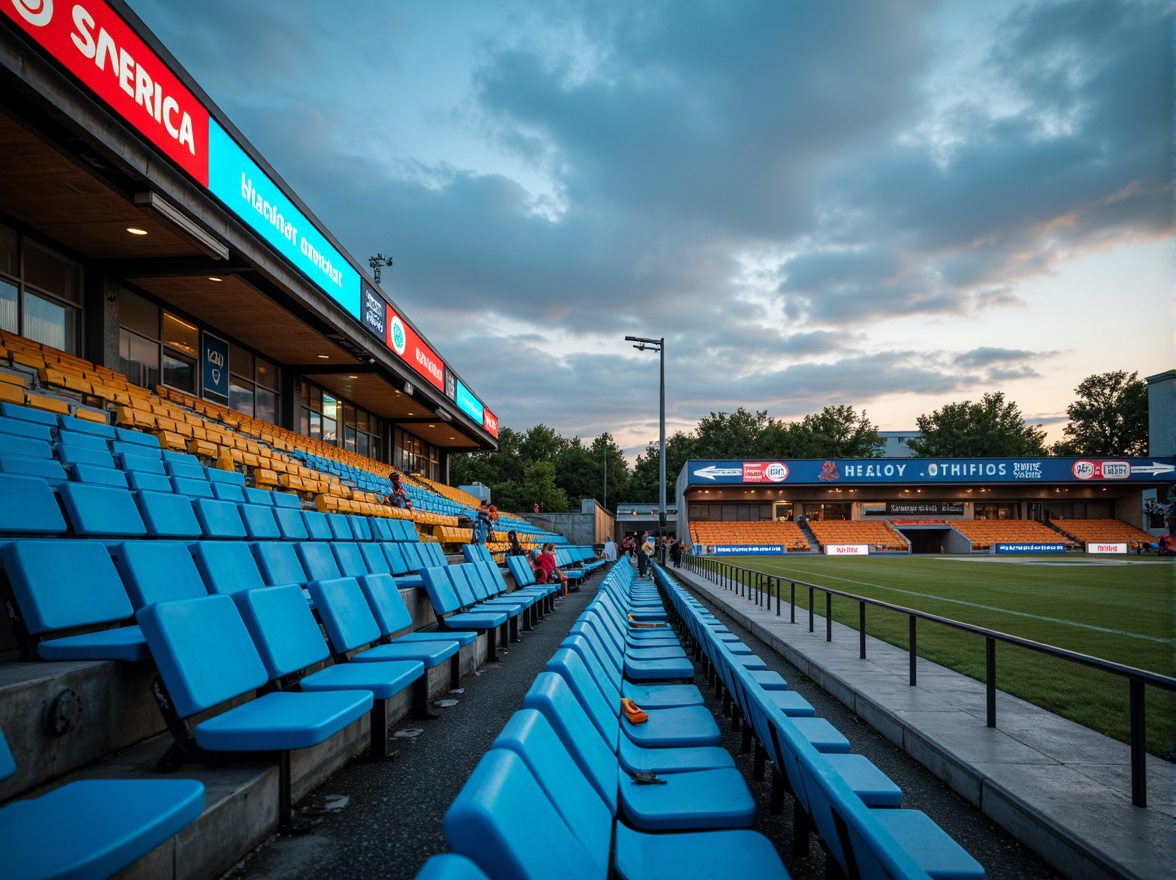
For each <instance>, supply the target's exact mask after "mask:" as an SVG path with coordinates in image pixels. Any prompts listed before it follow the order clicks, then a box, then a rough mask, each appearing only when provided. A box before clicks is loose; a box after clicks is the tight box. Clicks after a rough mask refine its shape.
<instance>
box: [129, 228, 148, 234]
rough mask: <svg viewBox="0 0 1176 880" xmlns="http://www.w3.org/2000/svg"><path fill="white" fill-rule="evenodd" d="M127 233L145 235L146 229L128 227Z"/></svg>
mask: <svg viewBox="0 0 1176 880" xmlns="http://www.w3.org/2000/svg"><path fill="white" fill-rule="evenodd" d="M127 232H129V233H130V234H131V235H146V234H147V230H146V229H140V228H139V227H138V226H128V227H127Z"/></svg>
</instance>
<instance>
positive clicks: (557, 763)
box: [491, 709, 617, 872]
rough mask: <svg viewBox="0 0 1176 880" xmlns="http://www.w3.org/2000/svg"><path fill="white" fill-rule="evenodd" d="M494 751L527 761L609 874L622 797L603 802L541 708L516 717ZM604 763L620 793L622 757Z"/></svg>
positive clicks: (520, 711) (538, 779) (614, 788)
mask: <svg viewBox="0 0 1176 880" xmlns="http://www.w3.org/2000/svg"><path fill="white" fill-rule="evenodd" d="M601 747H602V748H603V744H601ZM491 748H494V749H509V750H510V751H512V752H514V753H515V754H517V755H518V756H519V757H521V758H522V759H523V761H524V762H526V764H527V767H528V769H530V771H531V773H532V774H533V775H534V777H535V780H536V781H537V782H538V783H539V785H540V787H541V788H542V789H543V791H544V793H545V794H546V795H547V797H548V799H549V800H550V801H551V803H552V804H553V805H554V806H555V809H556V811H557V812H559V814H560V815H561V816H562V817H563V820H564V822H566V823H567V824H568V827H569V828H574V829H576V836H577V837H579V838H580V839H581V842H583V843H584V848H585V849H587V850H588V852H589V854H590V855H592V856H593V857H594V858H596V859H597V860H599V863H600V864H599V867H600V868H601V869H602V870H603V871H605V872H607V871H608V852H609V843H610V842H611V840H612V822H613V819H615V818H616V796H615V794H614V796H613V799H612V803H611V805H610V804H609V803H608V802H607V801H606V800H605V799H603V798H601V796H600V794H599V793H598V792H597V790H596V789H595V788H594V787H593V785H592V783H591V782H590V781H589V779H588V777H587V775H585V773H584V770H583V768H582V767H580V766H579V765H578V764H577V763H576V761H575V759H574V758H573V757H572V755H571V754H570V753H569V752H568V749H567V746H566V745H565V744H564V742H563V741H562V740H561V739H560V737H559V736H557V735H556V732H555V730H553V729H552V726H551V724H550V723H549V722H548V721H547V718H546V717H545V716H544V715H543V713H542V712H540V711H539V710H538V709H520V710H519V711H518V712H515V714H514V715H512V716H511V717H510V720H509V721H507V722H506V725H505V726H504V727H503V728H502V732H501V733H500V734H498V738H497V739H495V740H494V744H493V745H492V746H491ZM605 751H606V752H607V749H606V750H605ZM603 760H604V762H605V763H606V764H611V766H612V773H611V774H607V775H611V778H612V779H611V781H612V788H613V790H614V791H615V790H616V787H617V758H616V755H613V756H611V759H610V758H609V757H607V756H606V757H604V759H603ZM602 769H603V768H602ZM602 775H606V774H602Z"/></svg>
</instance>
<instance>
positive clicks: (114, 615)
mask: <svg viewBox="0 0 1176 880" xmlns="http://www.w3.org/2000/svg"><path fill="white" fill-rule="evenodd" d="M0 559H3V560H4V569H5V572H6V573H7V575H8V580H9V583H10V584H11V586H12V593H13V596H15V597H16V604H17V607H18V608H19V609H20V612H21V616H22V617H23V618H24V622H25V626H26V627H27V628H28V631H29V632H30V633H33V634H34V635H36V634H39V633H46V632H52V631H54V630H61V629H71V628H74V627H80V626H87V625H89V624H98V623H110V622H113V621H117V620H126V619H127V618H129V617H130V616H131V615H132V614H133V613H134V608H132V607H131V600H130V599H129V598H128V597H127V591H126V590H125V589H124V588H123V583H122V579H121V578H119V576H118V570H117V569H116V568H115V567H114V560H112V559H111V558H110V554H109V553H108V552H107V550H106V545H104V544H103V543H102V542H101V541H85V540H78V539H57V538H46V539H22V540H17V541H12V542H11V543H9V544H7V545H6V546H4V547H3V549H0Z"/></svg>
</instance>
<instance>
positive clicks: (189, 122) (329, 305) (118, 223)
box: [0, 0, 498, 450]
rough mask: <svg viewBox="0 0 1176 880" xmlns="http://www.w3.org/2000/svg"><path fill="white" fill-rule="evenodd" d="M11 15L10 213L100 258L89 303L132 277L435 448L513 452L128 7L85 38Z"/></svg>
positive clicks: (110, 305)
mask: <svg viewBox="0 0 1176 880" xmlns="http://www.w3.org/2000/svg"><path fill="white" fill-rule="evenodd" d="M0 8H3V9H4V10H5V12H6V15H0V95H3V98H2V99H0V164H3V166H4V169H5V171H4V175H3V180H2V182H0V212H3V214H4V215H6V216H7V217H10V218H12V219H13V220H14V221H15V223H16V224H17V225H19V226H20V227H22V228H25V229H28V230H30V231H35V233H36V234H37V236H38V237H41V238H42V239H49V240H51V241H53V242H55V243H56V246H59V247H61V248H62V249H64V250H66V251H67V253H68V254H69V255H70V256H71V257H73V258H75V259H78V260H79V261H82V262H84V263H85V265H86V271H87V276H86V282H87V287H88V288H89V293H88V296H87V299H86V306H87V310H88V311H91V312H96V311H100V310H113V313H114V314H115V315H116V316H117V307H116V305H115V304H116V303H117V301H118V290H119V288H120V287H121V286H122V285H124V284H126V285H131V286H133V287H136V288H139V289H141V290H143V291H145V292H146V293H148V294H151V295H153V296H155V297H157V298H158V299H159V300H161V301H162V302H164V303H166V304H167V305H168V306H169V307H171V308H173V309H175V310H176V311H177V312H181V313H183V314H184V315H185V316H187V317H189V318H191V319H192V320H193V321H194V322H197V323H199V324H200V325H202V329H203V328H209V329H210V330H211V331H212V332H215V333H223V334H224V335H226V336H230V337H231V338H232V339H233V340H234V341H235V342H238V343H240V344H242V345H244V346H246V347H248V348H250V349H252V350H254V351H256V352H258V353H261V354H262V355H264V356H265V357H267V358H270V359H272V360H273V361H275V362H276V363H279V364H281V365H283V366H285V367H288V368H290V369H291V370H292V371H295V372H297V373H298V374H299V375H301V376H303V377H306V378H308V379H311V380H312V381H314V382H315V383H317V384H318V385H321V386H322V387H323V388H325V389H327V390H328V391H330V392H332V393H335V394H338V395H339V396H340V397H342V398H345V399H347V400H349V401H351V402H353V403H355V404H356V405H358V406H360V407H362V408H364V409H366V410H368V411H370V412H372V413H374V414H376V415H378V416H381V417H384V418H389V419H394V420H395V421H396V422H397V423H399V424H406V423H411V430H412V432H413V433H414V434H416V435H417V436H419V437H421V438H422V439H423V440H425V441H427V442H429V443H431V444H433V445H435V446H438V447H440V448H442V449H455V450H463V449H465V450H471V449H479V448H481V449H487V448H494V447H495V446H496V437H497V432H498V429H497V421H496V419H495V418H494V416H493V414H492V412H491V411H490V410H489V409H487V408H486V407H485V405H484V403H482V401H481V400H479V399H478V397H477V396H476V394H474V392H472V391H471V390H470V388H469V387H468V384H467V383H465V382H463V381H462V380H461V377H460V376H458V375H457V374H456V372H455V371H454V369H453V368H452V366H451V365H449V364H447V363H446V362H445V361H444V359H443V358H442V357H441V356H440V355H439V354H438V353H437V352H436V349H435V348H433V347H432V346H431V345H430V344H429V343H428V341H427V340H426V338H425V336H424V334H423V333H421V332H420V331H419V330H418V329H417V328H415V327H414V326H413V325H412V323H411V321H410V320H409V319H408V318H407V317H406V316H405V314H404V312H403V310H402V309H401V308H400V307H399V306H397V305H396V304H394V303H392V301H391V299H390V297H388V296H387V295H386V294H385V293H384V292H383V291H382V290H381V289H380V288H379V287H378V285H376V284H375V282H374V280H373V279H372V278H371V277H370V276H369V274H368V272H367V271H366V263H364V262H363V261H360V260H357V259H356V258H354V257H352V256H351V255H349V254H348V252H347V250H346V248H345V247H344V246H343V245H342V244H341V243H340V242H339V241H338V240H336V239H335V238H334V236H333V235H332V234H331V233H330V231H329V230H327V229H326V227H325V226H324V224H323V223H322V222H321V221H319V220H318V219H317V218H316V217H315V215H314V213H313V211H312V210H311V209H310V208H309V207H308V206H307V205H306V204H304V203H303V202H302V201H301V200H300V199H299V197H298V195H297V194H296V193H294V192H293V191H292V190H291V189H290V187H289V186H288V185H287V184H286V183H285V182H284V181H283V180H282V178H281V176H280V175H279V174H278V173H277V172H276V171H275V170H274V169H273V168H272V167H271V166H270V165H269V164H268V163H267V162H266V161H265V159H264V157H262V156H261V155H260V154H258V152H257V151H256V150H255V149H254V148H253V146H252V145H251V144H249V142H248V141H247V140H246V139H245V138H244V137H243V136H242V135H241V134H240V132H239V131H238V130H237V129H236V127H235V126H234V125H233V124H232V122H231V121H230V120H229V119H228V118H227V117H226V116H225V115H224V114H223V112H221V111H220V109H219V108H218V107H217V106H216V105H215V104H214V103H213V102H212V101H211V100H210V99H209V98H208V96H207V95H206V94H205V93H204V92H203V90H202V89H201V88H200V86H199V85H198V84H197V83H196V82H195V81H193V79H192V78H191V77H190V76H189V75H188V74H187V72H186V71H185V70H184V69H183V68H182V67H181V65H180V64H179V63H178V62H177V61H176V59H175V58H174V57H173V56H172V55H171V54H170V53H169V52H168V50H167V48H166V47H164V46H163V45H162V44H161V43H160V42H159V41H158V40H157V39H156V38H155V37H154V36H153V35H152V34H151V33H150V32H149V31H148V30H147V28H146V27H145V26H144V25H143V23H142V22H141V21H140V20H139V19H138V18H137V17H136V16H135V14H134V13H133V12H132V11H131V10H130V9H129V8H128V7H127V6H126V4H125V3H123V2H121V0H93V2H91V3H89V4H87V10H88V13H89V14H90V15H91V16H92V17H93V19H94V22H93V24H92V26H91V28H90V30H89V31H88V32H87V34H86V35H81V37H83V38H80V39H72V38H71V34H72V29H73V28H74V27H76V25H74V24H73V23H72V22H71V19H70V16H69V14H68V9H69V7H68V6H67V5H65V4H58V6H57V7H56V9H57V12H56V14H52V13H51V14H50V16H49V20H48V21H47V22H43V21H40V20H32V19H35V18H36V17H35V16H31V13H29V14H25V13H23V12H22V11H21V10H22V7H21V5H20V4H16V5H13V4H4V5H3V6H2V7H0ZM52 8H53V7H50V6H46V7H45V9H47V10H50V9H52ZM30 17H31V18H30ZM73 36H75V37H76V36H78V35H73ZM87 36H88V39H86V38H85V37H87ZM87 46H88V47H89V55H87V54H86V52H87V50H86V48H85V47H87ZM99 60H101V61H102V62H103V63H102V64H99V63H98V62H99ZM119 63H123V64H126V65H127V66H128V68H129V67H131V66H132V65H133V67H134V69H133V70H131V71H130V72H129V73H127V72H126V71H124V72H123V73H126V74H127V75H126V76H121V75H120V73H119V71H118V70H117V66H118V64H119ZM136 77H138V79H136ZM143 77H146V84H147V86H148V87H147V88H138V86H139V85H142V84H143V82H144V80H143ZM124 81H125V82H130V83H137V84H138V85H136V86H135V87H134V90H133V91H134V93H133V94H132V92H131V91H128V90H126V88H125V86H121V84H122V83H123V82H124ZM152 86H153V87H154V88H152ZM130 228H134V229H137V230H139V231H140V232H139V233H136V234H132V233H130V232H129V231H128V230H129V229H130ZM96 261H102V263H101V265H102V268H103V269H104V271H105V277H100V273H99V272H98V271H97V269H96V267H95V262H96ZM88 320H89V319H88ZM115 323H117V317H115ZM87 335H88V337H89V339H88V344H93V343H92V342H91V341H90V340H93V338H94V334H93V332H92V329H90V331H89V332H88V334H87ZM106 335H107V337H109V333H108V334H106ZM104 345H105V346H106V347H107V348H109V347H110V345H111V342H110V340H109V338H107V339H106V340H105V341H104ZM115 345H117V333H116V334H115ZM112 358H113V359H117V349H116V350H115V351H114V352H113V354H111V353H110V352H107V354H106V360H111V359H112ZM96 359H101V358H96Z"/></svg>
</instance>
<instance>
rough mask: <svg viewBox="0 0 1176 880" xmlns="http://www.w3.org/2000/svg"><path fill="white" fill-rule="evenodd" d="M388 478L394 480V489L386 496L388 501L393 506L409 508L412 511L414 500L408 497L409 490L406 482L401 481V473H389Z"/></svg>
mask: <svg viewBox="0 0 1176 880" xmlns="http://www.w3.org/2000/svg"><path fill="white" fill-rule="evenodd" d="M388 479H389V480H391V481H392V489H391V491H390V492H389V493H388V494H387V496H385V498H386V503H388V504H390V505H392V506H393V507H399V508H400V509H401V510H407V511H408V512H409V513H412V502H411V501H410V500H409V498H408V490H407V489H405V488H404V484H403V483H401V482H400V474H398V473H397V472H396V471H392V473H390V474H388Z"/></svg>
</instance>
